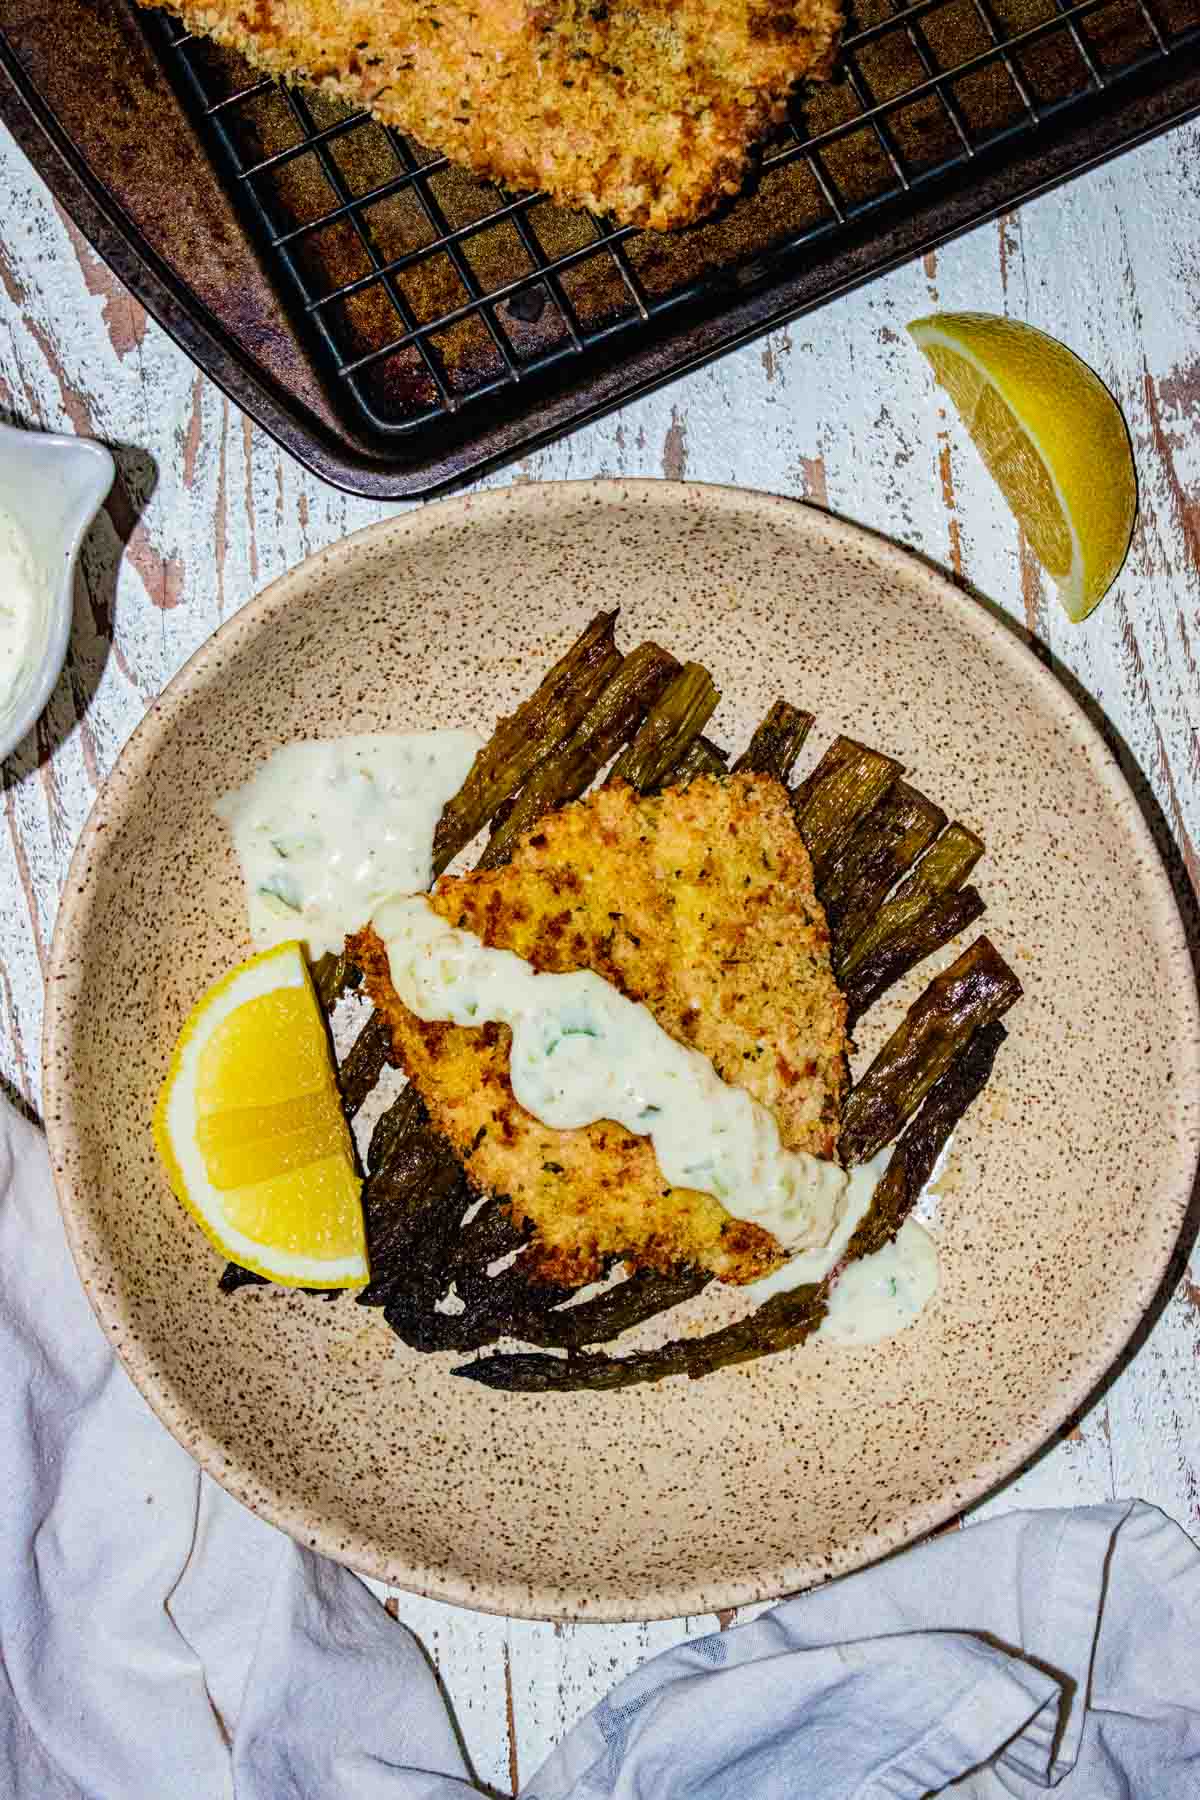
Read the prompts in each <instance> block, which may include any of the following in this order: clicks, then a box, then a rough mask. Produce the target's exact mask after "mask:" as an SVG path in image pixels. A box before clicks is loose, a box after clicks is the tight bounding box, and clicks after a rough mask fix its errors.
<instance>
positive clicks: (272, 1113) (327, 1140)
mask: <svg viewBox="0 0 1200 1800" xmlns="http://www.w3.org/2000/svg"><path fill="white" fill-rule="evenodd" d="M154 1139H155V1143H156V1144H157V1145H158V1151H159V1155H160V1156H161V1157H162V1160H163V1162H164V1164H165V1165H166V1169H167V1174H168V1176H169V1178H170V1182H171V1186H172V1188H174V1190H175V1193H176V1195H177V1196H178V1198H179V1199H180V1200H181V1201H182V1202H183V1204H184V1206H186V1207H187V1209H188V1211H189V1212H190V1213H191V1215H192V1217H193V1218H194V1219H195V1220H196V1223H197V1224H198V1225H199V1226H200V1228H201V1230H202V1231H204V1232H205V1233H206V1235H207V1236H208V1237H209V1238H210V1239H211V1241H212V1242H213V1243H214V1244H215V1245H216V1247H217V1249H218V1250H220V1251H221V1252H222V1253H223V1254H224V1255H225V1256H228V1257H232V1258H233V1260H234V1261H235V1262H239V1263H241V1264H242V1266H243V1267H244V1268H247V1269H253V1270H254V1272H255V1274H257V1275H265V1276H266V1277H267V1279H268V1280H270V1281H278V1282H281V1283H283V1284H284V1285H285V1286H288V1287H323V1288H334V1287H361V1286H362V1285H363V1284H364V1283H365V1282H366V1281H367V1280H368V1279H369V1271H368V1268H367V1249H366V1236H365V1232H364V1229H363V1216H362V1202H361V1193H362V1183H361V1181H360V1179H359V1176H358V1172H357V1170H356V1168H355V1164H354V1148H353V1145H352V1143H351V1139H350V1132H349V1129H348V1128H347V1125H346V1121H345V1118H344V1116H343V1114H342V1108H341V1102H340V1100H339V1098H338V1091H337V1084H336V1082H335V1080H334V1071H333V1064H332V1061H331V1059H330V1054H329V1044H328V1040H327V1038H326V1035H325V1021H324V1019H323V1018H322V1016H321V1009H320V1007H319V1005H318V1003H317V996H316V993H315V992H314V989H313V985H312V980H311V978H310V976H309V973H308V965H307V964H306V963H305V960H304V953H303V951H302V949H301V947H300V945H299V944H298V943H288V944H280V945H278V946H277V947H276V948H275V949H273V950H267V951H265V952H264V953H263V954H262V955H261V956H252V957H251V958H250V960H249V961H248V962H244V963H242V964H240V966H239V967H238V968H236V969H233V970H232V971H231V972H230V973H229V974H228V975H226V976H225V977H224V978H223V979H222V980H221V981H218V982H217V983H216V985H215V986H214V987H211V988H210V989H209V990H208V992H207V994H205V996H204V998H203V999H202V1000H201V1001H200V1002H199V1004H198V1005H197V1006H196V1007H195V1009H194V1010H193V1012H192V1014H191V1017H190V1018H189V1019H188V1021H187V1023H186V1024H185V1025H184V1027H183V1030H182V1031H181V1032H180V1034H179V1040H178V1042H177V1043H176V1045H175V1052H174V1055H173V1056H172V1058H171V1066H170V1068H169V1070H168V1071H167V1078H166V1080H165V1082H164V1083H163V1087H162V1092H161V1094H160V1095H159V1098H158V1105H157V1107H156V1108H155V1113H154Z"/></svg>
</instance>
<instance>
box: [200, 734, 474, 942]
mask: <svg viewBox="0 0 1200 1800" xmlns="http://www.w3.org/2000/svg"><path fill="white" fill-rule="evenodd" d="M481 746H482V739H480V738H478V737H476V735H475V733H474V732H473V731H411V732H377V733H372V734H364V735H362V736H358V737H343V738H332V739H306V740H304V741H302V742H300V743H295V744H285V745H284V746H283V748H282V749H280V750H276V751H275V752H274V753H273V754H272V755H271V756H269V757H268V758H267V760H266V762H264V763H263V765H262V767H261V768H259V769H257V770H256V771H255V773H254V774H253V775H252V776H251V778H250V780H249V781H248V782H246V783H245V785H244V786H243V787H240V788H237V789H236V790H235V791H234V792H233V793H230V794H225V795H223V796H222V797H221V799H219V800H218V801H217V806H216V810H217V812H218V814H219V815H220V817H221V818H222V819H224V820H225V821H226V823H227V824H228V825H229V827H230V830H231V831H232V833H233V841H234V846H235V848H236V850H237V853H238V857H239V859H240V861H241V865H242V874H243V877H244V879H245V883H246V895H247V902H248V907H249V914H250V935H251V936H252V937H253V939H254V941H255V943H257V944H259V945H261V946H263V947H264V948H265V947H266V946H268V945H271V944H283V943H287V942H288V941H289V940H290V939H293V938H300V939H302V940H303V942H304V943H305V944H306V945H307V947H308V950H309V953H310V955H312V956H320V955H322V954H323V953H324V952H325V951H326V950H333V951H340V950H341V949H342V947H343V943H344V940H345V938H346V935H347V933H348V932H351V931H359V930H361V928H362V926H363V925H365V924H366V922H367V920H368V919H369V918H370V917H371V915H372V913H373V912H374V911H375V908H376V907H377V906H379V904H380V903H381V902H382V901H384V900H386V899H387V898H388V896H389V895H391V894H398V893H400V894H409V893H415V892H417V891H418V890H420V889H421V888H427V887H428V886H429V883H430V881H431V880H432V878H433V833H434V829H435V827H436V825H437V822H438V819H439V817H440V816H441V811H442V808H443V806H444V805H445V804H446V802H447V800H449V799H450V798H451V797H452V796H453V795H454V794H456V793H457V792H458V790H459V788H460V787H461V786H462V784H463V782H464V781H465V779H466V776H467V771H468V770H469V769H470V767H471V764H472V763H473V762H474V760H475V756H476V753H477V752H478V751H479V749H480V748H481Z"/></svg>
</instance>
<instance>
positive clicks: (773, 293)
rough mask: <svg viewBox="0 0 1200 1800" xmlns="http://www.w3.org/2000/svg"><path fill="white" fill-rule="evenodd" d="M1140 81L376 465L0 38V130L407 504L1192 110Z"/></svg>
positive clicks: (358, 490)
mask: <svg viewBox="0 0 1200 1800" xmlns="http://www.w3.org/2000/svg"><path fill="white" fill-rule="evenodd" d="M1178 54H1179V55H1180V56H1181V57H1182V58H1187V57H1188V54H1189V53H1188V52H1187V50H1181V51H1180V52H1178ZM1151 74H1153V75H1154V76H1155V77H1156V78H1155V79H1154V80H1153V82H1152V83H1151V82H1149V81H1148V80H1147V78H1146V77H1142V78H1140V79H1139V78H1138V77H1137V76H1133V77H1129V78H1127V79H1125V80H1123V81H1118V82H1116V83H1114V85H1113V88H1112V89H1110V90H1109V92H1110V93H1111V94H1112V96H1113V98H1112V99H1111V100H1110V101H1109V103H1108V104H1107V105H1106V106H1102V103H1101V102H1100V101H1099V100H1098V101H1097V102H1096V104H1095V105H1094V106H1093V108H1092V110H1090V111H1089V112H1088V113H1086V114H1085V115H1084V116H1083V117H1081V118H1079V119H1077V120H1075V121H1074V122H1073V123H1071V124H1069V125H1068V127H1067V129H1065V130H1063V131H1061V132H1058V133H1056V134H1055V135H1054V137H1053V138H1052V139H1049V140H1046V139H1043V138H1042V137H1040V136H1039V137H1038V138H1036V139H1035V140H1034V141H1033V142H1032V143H1031V144H1029V145H1028V146H1027V147H1026V148H1024V149H1022V150H1021V151H1020V152H1019V153H1018V154H1016V155H1012V154H1011V153H1008V154H1005V153H1003V152H1000V153H998V154H997V155H996V156H995V157H993V158H992V159H990V160H989V158H988V157H987V154H986V153H983V154H981V155H980V156H979V157H978V158H977V159H976V163H975V165H974V172H975V173H976V179H975V180H974V181H972V182H971V184H970V185H969V186H967V185H966V184H964V182H963V181H962V179H961V177H960V178H959V179H958V180H957V181H956V182H955V183H954V185H953V186H952V187H951V188H949V189H943V190H942V191H941V192H940V193H939V192H932V193H931V195H930V197H929V199H927V200H925V201H923V203H921V204H920V205H919V206H918V207H917V208H916V209H915V210H914V211H909V212H906V213H900V214H899V215H898V216H897V212H896V210H895V209H891V216H890V217H889V209H884V208H881V209H880V210H879V212H878V213H876V214H874V215H873V216H872V217H870V218H869V219H867V220H865V221H864V223H863V225H862V226H861V227H860V229H859V230H858V232H857V233H856V234H855V235H854V236H853V237H852V238H851V239H850V240H849V241H848V242H844V243H843V244H842V245H840V246H839V248H838V249H837V251H836V252H835V253H834V254H833V255H832V256H830V257H828V258H825V259H822V260H820V261H819V262H814V263H813V264H811V265H809V266H808V267H806V268H803V269H800V270H791V271H789V272H788V273H787V274H786V275H782V276H780V277H779V278H777V279H775V280H773V281H772V280H766V281H764V282H763V283H762V284H761V285H760V286H758V287H756V288H754V289H753V290H745V289H743V291H742V294H741V296H740V297H737V298H733V299H732V300H731V302H730V303H728V304H726V306H725V307H724V308H723V309H722V310H721V312H720V313H719V314H717V315H715V316H709V317H707V318H703V317H701V318H696V317H694V316H693V317H692V318H691V319H690V320H689V319H686V318H682V317H681V318H680V319H679V320H678V321H677V323H676V328H675V329H674V330H673V331H668V332H667V333H665V334H664V335H662V336H656V337H655V338H654V340H653V341H651V342H643V343H640V344H638V345H637V346H636V347H634V348H633V349H632V350H631V352H630V353H629V354H627V355H626V356H624V357H622V358H621V359H620V360H619V361H618V362H616V363H615V364H610V365H609V366H608V367H606V368H601V369H600V370H599V371H597V370H596V369H595V368H594V367H593V368H591V369H588V370H581V371H580V378H579V379H577V380H575V381H574V382H572V383H571V384H570V385H569V386H566V387H564V388H563V389H561V390H559V391H558V392H557V393H554V394H552V395H551V396H549V397H548V398H547V399H546V400H545V401H544V404H542V405H541V406H540V407H539V408H538V410H537V412H536V413H535V414H527V413H518V414H516V415H514V416H509V417H507V418H504V419H500V420H492V421H491V422H488V423H485V424H484V425H483V427H482V429H480V430H478V431H476V432H474V433H471V434H467V435H464V437H463V438H462V440H461V441H460V442H459V443H457V444H455V445H452V446H449V447H447V446H446V445H444V444H443V445H439V446H437V447H436V448H434V449H432V450H431V451H430V453H429V454H427V455H421V454H420V453H419V452H418V453H417V454H415V455H413V456H410V457H405V456H402V455H398V454H397V452H396V449H395V447H393V448H392V450H391V454H390V455H387V456H383V455H380V456H378V457H372V456H369V455H366V454H363V453H359V452H355V451H353V450H351V449H349V448H348V447H347V445H346V444H345V443H344V442H339V441H338V439H337V438H336V436H335V435H334V434H333V433H331V432H329V431H328V430H326V429H325V428H324V427H322V426H321V424H320V423H319V421H317V420H316V419H315V418H314V417H313V416H312V414H311V413H309V412H308V411H307V409H305V408H303V407H302V406H301V405H300V404H299V403H298V402H297V401H296V400H295V399H294V397H293V396H291V395H290V394H288V393H287V392H286V391H284V390H282V389H280V388H279V387H278V386H276V385H275V384H274V383H272V382H271V381H269V380H268V379H267V378H266V377H265V376H264V374H263V372H262V371H261V369H259V368H258V367H257V366H256V365H254V364H253V363H252V362H251V361H250V359H249V358H247V357H246V356H245V355H244V354H243V353H242V351H241V350H240V348H239V346H238V345H237V343H236V342H235V341H234V340H233V339H231V338H230V337H229V336H228V335H227V334H226V333H225V332H223V331H221V330H220V329H219V328H216V327H214V325H213V323H212V321H211V317H210V315H208V314H207V312H206V309H205V308H204V307H203V306H202V305H201V304H200V303H199V302H198V301H197V299H196V297H195V295H194V294H192V292H191V291H190V289H189V288H188V287H187V286H186V284H185V283H183V282H182V281H180V280H179V279H177V277H176V276H175V275H174V274H172V272H171V271H170V270H169V269H168V268H167V266H166V265H165V264H164V263H163V262H162V260H161V258H159V257H158V256H157V254H156V253H155V252H154V251H153V250H152V249H151V247H150V246H149V244H148V243H147V242H146V240H145V238H144V237H143V236H142V234H141V233H140V232H139V231H138V229H137V228H136V226H134V225H133V223H132V221H130V220H129V218H128V217H127V216H126V215H125V213H124V212H123V210H122V209H121V208H120V206H119V205H118V203H117V202H116V201H115V200H114V199H113V196H112V195H111V194H110V192H109V191H108V190H107V189H106V188H105V187H103V185H102V184H101V183H99V182H98V181H97V180H96V179H95V177H94V176H93V175H92V174H91V172H90V171H89V169H88V167H87V165H86V163H85V162H84V159H83V158H82V156H80V154H79V153H78V151H77V150H76V148H75V146H74V144H73V143H72V141H71V140H70V138H69V137H68V136H67V135H66V133H65V132H63V130H62V129H61V127H60V126H59V125H58V122H57V120H56V119H55V118H54V116H53V114H52V113H51V112H50V110H49V108H47V107H46V106H45V104H44V103H43V102H42V101H41V99H40V97H39V96H38V95H37V93H36V92H35V91H33V90H32V88H31V86H30V84H29V83H28V82H27V81H26V79H25V77H24V72H23V70H22V69H21V66H20V64H19V62H18V61H17V60H16V59H15V58H14V57H13V56H12V53H11V51H10V49H9V47H8V45H7V44H6V42H5V39H4V35H3V33H2V32H0V75H3V76H4V77H5V78H6V79H3V80H0V120H2V121H3V122H4V123H5V124H6V125H7V126H8V128H9V130H10V131H11V132H12V134H13V136H14V138H15V139H16V141H17V143H18V144H19V146H20V147H21V149H22V150H23V151H24V153H25V155H26V156H27V157H28V158H29V161H30V162H31V163H32V164H33V166H34V168H35V169H36V170H37V172H38V173H39V174H40V175H41V177H42V179H43V180H44V181H45V182H46V184H47V186H48V187H49V188H50V190H51V192H52V193H53V194H54V195H55V197H56V198H57V199H58V201H59V202H60V203H61V204H62V205H63V206H64V207H65V208H66V210H67V212H68V213H69V214H70V215H71V217H72V219H73V220H74V221H75V224H76V225H77V226H78V227H79V229H80V231H82V232H83V234H84V236H85V237H86V238H88V240H89V241H90V242H91V244H92V245H93V246H94V248H95V249H96V251H97V252H98V253H99V255H100V256H102V257H103V258H104V260H105V262H107V263H108V264H109V266H110V267H111V268H112V270H113V272H114V273H115V274H116V275H117V276H119V278H120V279H121V280H122V281H123V282H124V283H125V285H126V287H128V288H129V290H130V291H131V293H132V294H133V295H134V296H135V298H136V299H137V300H138V301H139V302H140V303H141V304H142V305H143V306H144V307H145V308H146V310H147V312H149V313H150V314H151V315H152V316H153V317H154V318H155V319H156V320H157V322H158V323H159V325H161V326H162V328H163V329H164V330H165V331H166V332H167V333H168V334H169V335H170V336H171V337H172V338H173V339H174V341H175V342H176V343H177V344H178V345H179V347H180V348H181V349H182V350H184V351H186V353H187V354H188V355H189V356H190V357H191V358H192V360H193V361H194V362H195V363H197V364H198V365H199V367H200V368H201V369H202V370H203V371H204V373H205V374H207V375H208V376H209V377H210V378H211V379H212V380H213V381H214V382H215V383H216V384H217V386H218V387H220V388H221V389H222V390H223V391H224V392H225V393H226V394H227V395H228V396H229V398H230V399H231V400H232V401H233V402H234V403H235V405H237V406H239V407H240V408H241V409H242V410H243V411H245V412H247V413H249V415H250V416H251V418H253V419H254V420H255V421H256V423H257V424H259V425H260V426H261V427H262V428H263V430H264V431H266V432H268V433H269V434H270V435H271V436H272V437H273V438H274V439H275V440H276V442H277V443H279V444H281V445H282V446H283V448H284V449H285V450H287V451H288V452H289V453H290V454H291V455H292V456H294V457H295V458H296V459H297V460H298V461H299V462H300V463H302V464H303V465H304V466H305V467H306V468H308V469H310V470H312V472H313V473H314V474H316V475H319V476H320V477H321V478H322V479H323V480H325V481H328V482H330V483H332V485H333V486H335V487H338V488H342V489H344V490H345V491H346V492H347V493H351V494H357V495H361V496H363V497H365V498H371V499H377V500H405V499H420V498H425V497H428V496H430V495H432V494H435V493H440V492H445V491H446V490H447V489H449V488H452V487H454V486H457V485H459V484H460V483H463V482H466V481H469V480H472V479H474V478H475V477H477V476H479V475H481V474H483V473H484V472H485V471H486V470H488V469H492V468H496V467H498V466H500V465H502V464H503V463H505V462H507V461H510V460H511V459H513V458H514V457H516V456H518V455H522V454H526V453H528V452H529V451H531V450H534V449H538V448H540V447H541V446H543V445H545V444H548V443H550V442H552V441H553V440H554V439H555V438H558V437H561V436H563V435H565V434H566V433H568V432H570V431H573V430H576V429H577V428H578V427H579V426H581V425H584V424H586V423H588V422H590V421H591V420H593V419H597V418H600V417H601V416H602V415H603V414H605V413H608V412H611V411H613V410H615V409H616V408H617V407H619V406H622V405H624V404H625V402H627V401H629V400H631V399H634V398H636V397H637V396H639V395H642V394H645V393H649V392H650V391H651V390H652V389H654V388H656V387H660V386H662V385H664V384H665V383H666V382H669V381H672V380H674V379H675V378H676V377H677V376H679V375H682V374H685V373H687V372H688V371H690V370H692V369H695V368H698V367H699V366H701V365H702V364H703V363H706V362H709V361H711V360H712V359H713V358H715V357H717V356H720V355H723V354H724V353H725V352H726V351H728V350H732V349H735V348H737V347H738V346H739V345H741V344H744V343H746V342H748V341H749V340H750V339H752V338H754V337H757V336H759V335H760V334H761V333H762V332H764V331H766V330H768V329H770V328H771V327H773V326H775V325H778V324H782V323H783V322H785V321H786V320H788V319H792V318H796V317H797V316H799V315H800V314H802V313H805V312H808V311H811V310H814V309H815V308H816V307H818V306H821V305H823V304H824V303H825V302H826V301H827V300H832V299H835V298H836V297H838V296H839V295H841V294H844V293H846V292H848V291H849V290H850V289H852V288H855V287H858V286H860V285H861V284H862V283H864V282H866V281H869V280H871V279H872V278H873V277H875V276H876V275H881V274H884V273H885V272H887V271H888V270H889V269H893V268H895V267H897V266H898V265H899V264H901V263H904V262H907V261H909V260H910V259H911V258H913V257H915V256H919V255H920V254H922V253H923V252H925V251H928V250H930V249H933V248H935V247H936V246H937V245H939V244H942V243H945V242H947V241H948V240H949V239H950V238H953V237H957V236H959V235H961V233H963V232H965V231H968V230H970V229H971V228H973V227H974V226H976V225H980V224H984V223H986V221H987V220H989V219H991V218H995V217H996V215H997V214H999V213H1002V212H1007V211H1011V210H1012V209H1013V208H1014V207H1016V206H1018V205H1021V204H1023V203H1024V202H1025V201H1026V200H1030V199H1032V198H1034V197H1035V196H1036V195H1039V194H1043V193H1046V192H1047V191H1049V190H1050V189H1051V188H1054V187H1056V186H1058V185H1059V184H1060V183H1061V182H1063V181H1066V180H1068V179H1070V178H1071V177H1072V176H1074V175H1077V174H1081V173H1082V172H1083V171H1084V170H1086V169H1090V168H1094V167H1095V166H1096V165H1097V164H1099V163H1102V162H1105V161H1106V160H1107V159H1108V158H1109V157H1111V156H1114V155H1116V154H1117V153H1118V152H1119V151H1122V150H1127V149H1132V148H1133V147H1134V146H1135V145H1137V144H1140V143H1144V142H1145V141H1146V140H1147V139H1149V138H1152V137H1155V136H1157V135H1158V133H1160V132H1161V131H1164V130H1166V129H1167V128H1168V127H1169V126H1171V125H1175V124H1179V123H1182V122H1183V121H1184V120H1185V119H1187V118H1190V117H1192V116H1193V115H1194V114H1196V113H1198V112H1200V58H1192V59H1191V61H1190V66H1188V67H1186V68H1185V69H1184V70H1183V71H1182V72H1181V73H1178V74H1173V75H1172V76H1171V77H1170V78H1169V79H1168V80H1167V81H1165V82H1164V81H1162V80H1161V77H1159V76H1158V74H1157V70H1156V69H1153V68H1152V70H1151ZM1098 106H1100V107H1102V109H1101V110H1097V107H1098ZM214 179H217V177H216V174H215V172H214Z"/></svg>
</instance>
